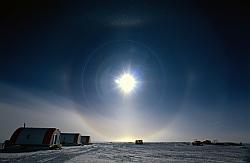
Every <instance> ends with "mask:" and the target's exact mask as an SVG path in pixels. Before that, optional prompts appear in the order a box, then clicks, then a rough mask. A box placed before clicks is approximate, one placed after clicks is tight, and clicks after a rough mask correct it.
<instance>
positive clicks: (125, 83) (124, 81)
mask: <svg viewBox="0 0 250 163" xmlns="http://www.w3.org/2000/svg"><path fill="white" fill-rule="evenodd" d="M115 82H116V84H117V85H118V87H119V88H120V89H121V90H122V92H124V93H125V94H129V93H131V92H132V91H133V90H134V88H135V87H136V80H135V78H134V77H133V75H131V74H129V73H124V74H122V75H121V76H120V77H119V78H118V79H116V80H115Z"/></svg>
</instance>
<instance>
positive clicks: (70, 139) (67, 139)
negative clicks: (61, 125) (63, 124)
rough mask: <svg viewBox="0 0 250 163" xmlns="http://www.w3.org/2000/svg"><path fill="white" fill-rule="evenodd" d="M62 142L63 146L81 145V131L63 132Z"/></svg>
mask: <svg viewBox="0 0 250 163" xmlns="http://www.w3.org/2000/svg"><path fill="white" fill-rule="evenodd" d="M60 142H61V144H62V145H63V146H74V145H81V134H79V133H61V135H60Z"/></svg>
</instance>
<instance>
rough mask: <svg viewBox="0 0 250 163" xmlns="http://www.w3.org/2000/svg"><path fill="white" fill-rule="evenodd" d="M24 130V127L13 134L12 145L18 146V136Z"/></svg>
mask: <svg viewBox="0 0 250 163" xmlns="http://www.w3.org/2000/svg"><path fill="white" fill-rule="evenodd" d="M23 129H24V128H23V127H20V128H18V129H16V131H15V132H14V133H13V135H12V136H11V138H10V144H16V140H17V138H18V135H19V134H20V133H21V132H22V131H23Z"/></svg>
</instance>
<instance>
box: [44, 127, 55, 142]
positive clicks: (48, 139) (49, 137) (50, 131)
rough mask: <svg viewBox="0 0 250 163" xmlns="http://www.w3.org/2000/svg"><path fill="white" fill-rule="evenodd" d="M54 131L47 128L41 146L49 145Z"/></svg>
mask: <svg viewBox="0 0 250 163" xmlns="http://www.w3.org/2000/svg"><path fill="white" fill-rule="evenodd" d="M55 130H56V129H55V128H49V129H48V130H47V132H46V134H45V135H44V137H43V144H50V140H51V137H52V135H53V133H54V131H55Z"/></svg>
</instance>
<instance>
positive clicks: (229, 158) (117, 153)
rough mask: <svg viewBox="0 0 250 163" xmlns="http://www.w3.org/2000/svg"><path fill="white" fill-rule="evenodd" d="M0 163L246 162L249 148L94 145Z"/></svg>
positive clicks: (4, 158) (13, 156)
mask: <svg viewBox="0 0 250 163" xmlns="http://www.w3.org/2000/svg"><path fill="white" fill-rule="evenodd" d="M0 162H25V163H26V162H39V163H44V162H154V163H155V162H175V163H176V162H187V163H200V162H206V163H210V162H211V163H230V162H232V163H242V162H250V146H249V145H248V146H245V147H239V146H213V145H206V146H192V145H188V144H186V143H145V144H143V145H135V144H132V143H98V144H93V145H86V146H76V147H63V149H62V150H47V151H36V152H27V153H0Z"/></svg>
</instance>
